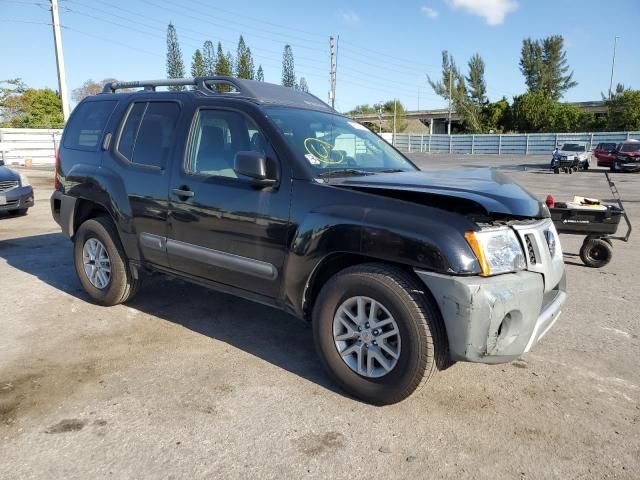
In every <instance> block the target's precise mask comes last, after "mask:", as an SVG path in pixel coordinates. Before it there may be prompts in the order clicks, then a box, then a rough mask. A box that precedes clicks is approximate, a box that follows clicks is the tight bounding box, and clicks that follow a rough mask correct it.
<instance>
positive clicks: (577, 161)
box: [551, 141, 591, 173]
mask: <svg viewBox="0 0 640 480" xmlns="http://www.w3.org/2000/svg"><path fill="white" fill-rule="evenodd" d="M590 158H591V151H590V148H589V142H575V141H574V142H565V143H563V144H562V146H560V147H556V149H555V150H554V151H553V156H552V157H551V168H552V169H553V171H554V172H555V173H559V171H560V170H561V169H573V171H575V170H588V169H589V160H590Z"/></svg>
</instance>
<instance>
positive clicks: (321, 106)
mask: <svg viewBox="0 0 640 480" xmlns="http://www.w3.org/2000/svg"><path fill="white" fill-rule="evenodd" d="M188 85H192V86H195V88H194V89H193V90H192V92H196V93H198V94H200V95H207V96H214V95H238V96H241V97H244V98H248V99H251V100H253V101H256V102H259V103H262V104H271V105H288V106H293V107H300V108H306V109H311V110H320V111H325V112H335V110H334V109H333V108H331V107H330V106H329V105H327V104H326V103H324V102H323V101H322V100H320V99H319V98H318V97H316V96H314V95H312V94H311V93H308V92H301V91H299V90H295V89H293V88H287V87H283V86H281V85H274V84H272V83H266V82H259V81H257V80H247V79H243V78H235V77H227V76H215V77H195V78H164V79H161V80H136V81H133V82H109V83H106V84H105V85H104V87H103V88H102V93H115V92H116V91H117V90H122V89H125V88H143V89H144V91H148V92H155V91H156V88H157V87H175V86H188ZM218 85H228V86H230V87H231V89H232V91H220V90H218V89H215V88H213V87H215V86H218Z"/></svg>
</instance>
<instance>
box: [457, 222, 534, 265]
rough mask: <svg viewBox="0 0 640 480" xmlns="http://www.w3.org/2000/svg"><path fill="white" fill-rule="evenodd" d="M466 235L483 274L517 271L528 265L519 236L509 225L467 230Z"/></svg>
mask: <svg viewBox="0 0 640 480" xmlns="http://www.w3.org/2000/svg"><path fill="white" fill-rule="evenodd" d="M464 236H465V238H466V239H467V242H469V246H470V247H471V249H472V250H473V253H475V254H476V257H477V258H478V263H480V269H481V275H482V276H485V277H488V276H490V275H497V274H500V273H510V272H517V271H518V270H524V269H525V268H526V266H527V264H526V260H525V257H524V252H523V251H522V247H521V246H520V242H519V241H518V237H517V236H516V234H515V232H514V231H513V230H512V229H510V228H508V227H505V228H492V229H487V230H481V231H479V232H467V233H465V235H464Z"/></svg>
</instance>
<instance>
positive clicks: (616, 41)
mask: <svg viewBox="0 0 640 480" xmlns="http://www.w3.org/2000/svg"><path fill="white" fill-rule="evenodd" d="M619 38H620V37H619V36H618V35H616V36H615V37H614V38H613V58H612V59H611V79H610V80H609V100H611V94H612V92H611V89H612V88H613V71H614V69H615V67H616V47H617V46H618V39H619Z"/></svg>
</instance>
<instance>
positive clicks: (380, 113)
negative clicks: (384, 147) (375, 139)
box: [378, 100, 382, 133]
mask: <svg viewBox="0 0 640 480" xmlns="http://www.w3.org/2000/svg"><path fill="white" fill-rule="evenodd" d="M378 133H382V100H380V101H379V102H378Z"/></svg>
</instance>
